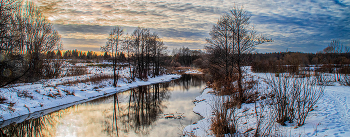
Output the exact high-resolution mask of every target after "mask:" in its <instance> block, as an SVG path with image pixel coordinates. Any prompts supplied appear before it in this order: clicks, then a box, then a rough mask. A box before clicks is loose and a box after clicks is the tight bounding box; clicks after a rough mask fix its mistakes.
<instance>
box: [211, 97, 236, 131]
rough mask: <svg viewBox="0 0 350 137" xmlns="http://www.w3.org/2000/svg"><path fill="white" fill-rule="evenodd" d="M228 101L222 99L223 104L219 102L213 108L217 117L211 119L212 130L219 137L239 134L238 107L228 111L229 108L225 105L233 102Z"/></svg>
mask: <svg viewBox="0 0 350 137" xmlns="http://www.w3.org/2000/svg"><path fill="white" fill-rule="evenodd" d="M226 99H227V98H226ZM226 99H225V97H222V99H221V100H222V102H221V101H217V102H216V103H215V106H214V107H213V110H214V115H215V116H214V117H212V119H211V122H212V123H211V130H212V132H213V134H214V135H215V136H218V137H223V136H225V134H230V135H234V134H235V133H236V132H237V130H236V129H237V117H236V114H235V110H236V107H232V108H230V109H228V108H227V107H228V106H226V105H224V104H231V103H230V102H231V101H233V100H232V98H231V99H227V100H226ZM223 100H225V101H223Z"/></svg>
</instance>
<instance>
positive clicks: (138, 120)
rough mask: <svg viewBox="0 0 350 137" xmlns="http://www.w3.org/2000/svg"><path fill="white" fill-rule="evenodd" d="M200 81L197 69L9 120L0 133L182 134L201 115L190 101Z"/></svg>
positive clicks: (200, 86) (90, 136) (98, 136)
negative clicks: (32, 116)
mask: <svg viewBox="0 0 350 137" xmlns="http://www.w3.org/2000/svg"><path fill="white" fill-rule="evenodd" d="M204 87H205V83H204V81H203V80H202V78H201V75H183V76H182V77H181V78H180V79H177V80H174V81H171V82H167V83H161V84H154V85H149V86H140V87H137V88H134V89H131V90H128V91H125V92H122V93H117V94H114V95H112V96H108V97H103V98H99V99H96V100H92V101H89V102H86V103H82V104H78V105H74V106H72V107H69V108H66V109H63V110H59V111H56V112H53V113H51V114H49V115H45V116H42V117H39V118H36V119H30V120H26V121H24V122H22V123H18V124H11V125H9V126H6V127H3V128H1V131H2V134H1V135H0V136H61V137H63V136H74V137H101V136H121V137H124V136H142V137H146V136H150V137H172V136H182V130H183V128H184V127H185V126H187V125H190V124H192V123H193V122H196V121H198V120H200V119H201V116H199V115H197V114H195V113H194V112H193V111H192V109H193V107H194V104H193V102H192V101H193V100H194V99H195V97H197V96H199V95H200V94H201V92H202V90H203V88H204Z"/></svg>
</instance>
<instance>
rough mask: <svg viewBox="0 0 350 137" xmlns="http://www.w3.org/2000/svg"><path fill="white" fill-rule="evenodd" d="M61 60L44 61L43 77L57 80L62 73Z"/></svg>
mask: <svg viewBox="0 0 350 137" xmlns="http://www.w3.org/2000/svg"><path fill="white" fill-rule="evenodd" d="M63 62H64V61H63V60H46V62H45V63H44V64H43V70H42V73H43V77H44V78H58V77H60V74H61V72H62V64H63Z"/></svg>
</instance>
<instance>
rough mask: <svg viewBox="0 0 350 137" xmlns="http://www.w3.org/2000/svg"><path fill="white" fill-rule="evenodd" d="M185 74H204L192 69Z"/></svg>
mask: <svg viewBox="0 0 350 137" xmlns="http://www.w3.org/2000/svg"><path fill="white" fill-rule="evenodd" d="M185 73H186V74H203V73H202V72H200V71H198V70H196V69H194V70H192V69H190V70H187V71H186V72H185Z"/></svg>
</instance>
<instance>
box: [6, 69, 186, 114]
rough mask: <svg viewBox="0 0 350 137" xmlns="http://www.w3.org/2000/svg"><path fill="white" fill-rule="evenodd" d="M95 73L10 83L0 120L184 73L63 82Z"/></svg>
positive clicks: (176, 76) (164, 80) (82, 100)
mask: <svg viewBox="0 0 350 137" xmlns="http://www.w3.org/2000/svg"><path fill="white" fill-rule="evenodd" d="M99 69H102V68H99ZM100 72H101V73H99V74H98V75H102V73H103V72H104V71H103V70H100ZM127 72H128V70H127V69H125V70H123V71H121V72H120V74H121V75H122V76H123V75H124V74H125V75H127ZM108 74H109V73H108ZM96 75H97V73H94V74H88V75H83V76H72V77H65V78H60V79H50V80H45V81H44V82H38V83H22V84H16V85H13V86H11V87H6V88H0V94H1V97H2V100H1V104H0V121H5V120H8V119H12V118H16V117H19V116H22V115H28V114H31V113H35V112H38V111H42V110H46V109H50V108H54V107H58V106H63V105H67V104H72V105H73V103H74V102H84V100H89V99H91V98H98V97H102V96H106V95H109V94H113V93H116V92H122V91H125V90H128V89H131V88H134V87H138V86H142V85H150V84H155V83H162V82H167V81H171V80H174V79H178V78H180V77H181V75H174V74H171V75H163V76H158V77H155V78H148V80H146V81H143V80H139V79H136V80H135V81H134V82H131V83H130V82H129V80H128V79H127V78H126V77H123V78H121V79H120V80H119V81H118V86H117V87H116V88H115V87H113V86H112V83H113V79H105V80H102V81H99V82H85V83H80V82H76V83H69V82H68V84H62V83H65V82H64V81H66V82H67V81H69V80H67V79H70V80H78V79H81V80H84V79H87V78H89V77H93V76H96Z"/></svg>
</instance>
